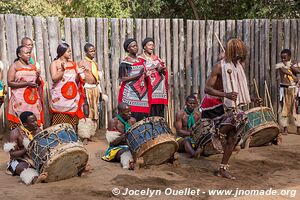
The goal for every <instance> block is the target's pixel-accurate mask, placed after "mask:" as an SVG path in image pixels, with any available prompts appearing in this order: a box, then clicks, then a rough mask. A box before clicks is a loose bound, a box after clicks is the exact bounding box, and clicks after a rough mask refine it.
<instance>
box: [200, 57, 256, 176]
mask: <svg viewBox="0 0 300 200" xmlns="http://www.w3.org/2000/svg"><path fill="white" fill-rule="evenodd" d="M232 62H233V64H234V65H236V64H237V63H238V62H239V59H238V58H233V60H232ZM241 65H242V66H243V67H244V66H245V64H244V63H243V62H242V63H241ZM205 93H207V94H209V95H213V96H216V97H221V98H228V99H231V100H233V101H236V100H237V95H238V93H236V92H229V93H226V92H224V91H223V82H222V68H221V63H220V62H218V63H217V64H215V65H214V67H213V69H212V72H211V75H210V77H209V78H208V80H207V82H206V85H205ZM251 100H255V101H257V102H258V103H260V102H262V99H254V98H252V99H251ZM220 132H221V133H222V134H224V135H227V136H226V144H225V147H224V154H223V158H222V161H221V163H222V164H228V161H229V158H230V156H231V154H232V152H233V149H234V147H235V144H236V139H235V138H234V134H233V133H234V132H233V126H231V125H225V126H222V127H221V129H220ZM219 174H220V176H223V177H225V178H229V179H235V177H233V176H231V175H230V174H229V173H228V172H227V171H226V170H224V169H220V170H219Z"/></svg>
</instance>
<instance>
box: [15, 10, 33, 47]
mask: <svg viewBox="0 0 300 200" xmlns="http://www.w3.org/2000/svg"><path fill="white" fill-rule="evenodd" d="M16 17H17V36H18V46H20V45H21V40H22V39H23V38H24V37H25V27H24V24H25V20H24V17H23V16H22V15H16ZM31 39H32V40H34V38H31Z"/></svg>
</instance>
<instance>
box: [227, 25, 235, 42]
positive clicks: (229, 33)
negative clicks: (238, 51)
mask: <svg viewBox="0 0 300 200" xmlns="http://www.w3.org/2000/svg"><path fill="white" fill-rule="evenodd" d="M233 23H234V21H233V20H226V40H228V39H229V38H231V37H234V35H235V34H234V32H235V30H234V29H233V28H232V27H233Z"/></svg>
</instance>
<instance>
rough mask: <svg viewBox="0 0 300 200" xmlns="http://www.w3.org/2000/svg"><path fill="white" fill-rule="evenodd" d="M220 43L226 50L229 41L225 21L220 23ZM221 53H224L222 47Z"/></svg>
mask: <svg viewBox="0 0 300 200" xmlns="http://www.w3.org/2000/svg"><path fill="white" fill-rule="evenodd" d="M220 41H221V43H222V44H223V46H224V48H225V46H226V41H227V40H226V24H225V21H224V20H222V21H220ZM219 51H220V52H221V51H223V50H222V48H221V45H220V48H219Z"/></svg>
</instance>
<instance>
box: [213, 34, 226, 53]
mask: <svg viewBox="0 0 300 200" xmlns="http://www.w3.org/2000/svg"><path fill="white" fill-rule="evenodd" d="M215 37H216V38H217V40H218V42H219V44H220V46H221V48H222V50H223V51H224V52H225V49H224V47H223V44H222V43H221V41H220V39H219V37H218V35H217V33H216V32H215Z"/></svg>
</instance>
